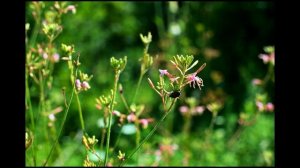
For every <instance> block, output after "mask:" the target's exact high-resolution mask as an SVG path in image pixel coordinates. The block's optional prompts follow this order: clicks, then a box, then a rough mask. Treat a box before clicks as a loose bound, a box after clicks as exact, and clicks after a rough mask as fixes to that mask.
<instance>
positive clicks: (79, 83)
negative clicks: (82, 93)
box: [75, 79, 81, 91]
mask: <svg viewBox="0 0 300 168" xmlns="http://www.w3.org/2000/svg"><path fill="white" fill-rule="evenodd" d="M75 86H76V89H77V90H78V91H79V90H80V89H81V82H80V80H79V79H76V81H75Z"/></svg>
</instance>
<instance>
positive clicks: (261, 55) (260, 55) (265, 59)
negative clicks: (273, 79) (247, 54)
mask: <svg viewBox="0 0 300 168" xmlns="http://www.w3.org/2000/svg"><path fill="white" fill-rule="evenodd" d="M258 57H259V58H260V59H262V60H263V62H264V63H265V64H266V63H268V62H269V61H270V56H269V55H267V54H259V55H258Z"/></svg>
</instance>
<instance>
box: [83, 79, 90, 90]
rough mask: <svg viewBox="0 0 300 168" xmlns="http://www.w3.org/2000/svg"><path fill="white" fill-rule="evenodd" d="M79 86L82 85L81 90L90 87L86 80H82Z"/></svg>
mask: <svg viewBox="0 0 300 168" xmlns="http://www.w3.org/2000/svg"><path fill="white" fill-rule="evenodd" d="M81 87H82V89H83V90H88V89H90V88H91V87H90V85H89V83H87V82H86V81H83V82H82V83H81Z"/></svg>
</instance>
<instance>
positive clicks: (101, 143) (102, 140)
mask: <svg viewBox="0 0 300 168" xmlns="http://www.w3.org/2000/svg"><path fill="white" fill-rule="evenodd" d="M105 133H106V128H103V129H102V136H101V137H102V138H101V142H100V150H101V151H102V149H103V144H104V139H105Z"/></svg>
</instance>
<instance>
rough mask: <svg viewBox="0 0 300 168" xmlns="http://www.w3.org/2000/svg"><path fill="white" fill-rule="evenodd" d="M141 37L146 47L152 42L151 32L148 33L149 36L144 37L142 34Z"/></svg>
mask: <svg viewBox="0 0 300 168" xmlns="http://www.w3.org/2000/svg"><path fill="white" fill-rule="evenodd" d="M140 37H141V39H142V41H143V43H144V44H145V45H147V44H149V43H150V42H151V41H152V35H151V32H148V36H143V35H142V34H140Z"/></svg>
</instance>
